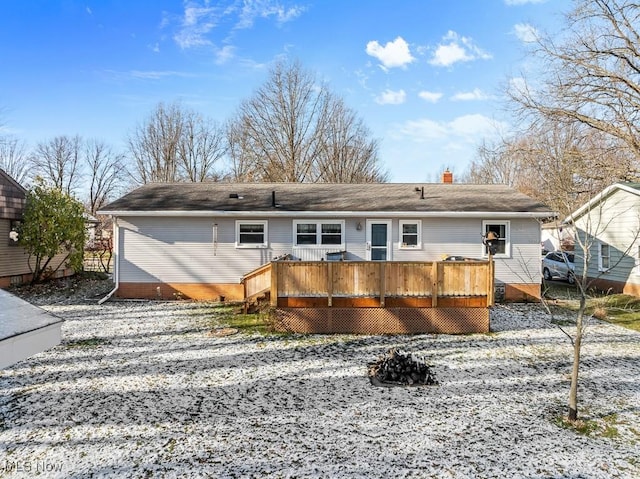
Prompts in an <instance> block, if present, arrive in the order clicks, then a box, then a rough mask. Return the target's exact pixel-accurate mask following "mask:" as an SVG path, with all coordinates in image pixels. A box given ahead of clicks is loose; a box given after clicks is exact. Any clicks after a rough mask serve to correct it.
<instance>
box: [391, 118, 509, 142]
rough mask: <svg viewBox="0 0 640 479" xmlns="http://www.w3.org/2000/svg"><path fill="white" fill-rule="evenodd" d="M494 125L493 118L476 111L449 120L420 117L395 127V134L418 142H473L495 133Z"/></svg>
mask: <svg viewBox="0 0 640 479" xmlns="http://www.w3.org/2000/svg"><path fill="white" fill-rule="evenodd" d="M496 126H497V124H496V122H495V121H494V120H492V119H491V118H489V117H487V116H485V115H481V114H478V113H475V114H470V115H463V116H460V117H457V118H454V119H453V120H452V121H449V122H438V121H434V120H430V119H428V118H422V119H420V120H409V121H407V122H405V123H403V124H402V125H400V126H399V127H398V128H397V129H396V136H397V135H399V136H400V137H404V138H405V139H408V140H410V141H414V142H418V143H424V142H427V141H433V140H442V141H444V140H448V141H458V142H459V141H463V142H467V143H474V142H476V141H478V140H479V139H481V138H482V137H484V136H489V135H493V134H495V132H496V131H497V130H496Z"/></svg>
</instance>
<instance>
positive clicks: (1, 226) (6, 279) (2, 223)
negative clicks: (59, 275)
mask: <svg viewBox="0 0 640 479" xmlns="http://www.w3.org/2000/svg"><path fill="white" fill-rule="evenodd" d="M26 194H27V192H26V190H25V189H24V188H23V187H22V186H21V185H20V184H18V182H17V181H15V180H14V179H13V178H11V177H10V176H9V175H8V174H7V173H5V172H4V171H3V170H1V169H0V288H6V287H8V286H10V285H11V284H12V283H13V284H20V283H22V282H23V281H25V280H27V277H29V276H30V274H31V270H30V269H29V263H28V261H27V259H28V258H27V255H26V253H25V252H24V250H23V249H22V248H20V247H19V246H18V241H17V240H18V236H17V232H16V231H17V229H18V226H19V225H20V220H21V219H22V213H23V211H24V206H25V198H26Z"/></svg>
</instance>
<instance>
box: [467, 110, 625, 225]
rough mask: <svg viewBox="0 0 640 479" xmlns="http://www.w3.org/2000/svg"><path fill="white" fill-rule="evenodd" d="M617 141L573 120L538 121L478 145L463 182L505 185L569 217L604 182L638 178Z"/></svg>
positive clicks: (605, 184) (601, 186) (604, 183)
mask: <svg viewBox="0 0 640 479" xmlns="http://www.w3.org/2000/svg"><path fill="white" fill-rule="evenodd" d="M634 162H635V159H634V157H633V155H632V154H630V152H629V151H628V149H627V148H625V147H624V145H622V146H621V145H620V142H619V140H617V139H615V138H612V137H610V136H608V135H605V134H603V133H602V132H599V131H597V130H593V129H591V128H588V127H585V126H584V125H581V124H577V123H573V124H565V123H556V122H554V121H552V120H546V121H539V122H538V123H536V124H535V125H532V126H531V127H530V128H529V129H528V130H527V131H526V132H525V133H524V134H522V135H514V136H512V137H508V138H502V139H501V140H500V141H499V142H497V143H495V144H492V145H487V144H486V143H484V144H483V145H481V146H480V147H479V149H478V153H477V159H476V160H474V161H473V162H472V163H471V165H470V167H469V170H468V172H467V173H466V175H465V176H464V181H467V182H474V183H501V184H507V185H509V186H512V187H513V188H516V189H517V190H519V191H521V192H522V193H525V194H528V195H529V196H532V197H534V198H536V199H538V200H540V201H541V202H543V203H545V204H547V205H548V206H550V207H552V208H553V209H554V210H555V211H558V212H559V213H560V214H561V216H563V217H564V216H567V215H568V214H569V213H570V212H571V211H573V210H574V209H575V208H577V207H578V206H579V205H581V204H582V203H584V201H586V200H587V199H589V198H591V197H593V196H594V195H595V194H597V192H599V191H601V190H603V189H604V188H605V187H606V186H608V185H610V184H612V183H615V182H617V181H630V180H633V179H634V178H635V177H634V175H633V173H632V165H633V163H634Z"/></svg>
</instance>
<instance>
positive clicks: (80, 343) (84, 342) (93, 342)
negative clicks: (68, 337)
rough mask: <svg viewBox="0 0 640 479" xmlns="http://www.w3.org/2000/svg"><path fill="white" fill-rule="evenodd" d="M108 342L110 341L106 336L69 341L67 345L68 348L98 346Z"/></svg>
mask: <svg viewBox="0 0 640 479" xmlns="http://www.w3.org/2000/svg"><path fill="white" fill-rule="evenodd" d="M108 342H109V341H107V340H106V339H104V338H89V339H78V340H76V341H69V342H68V343H66V344H65V346H66V347H67V348H97V347H98V346H102V345H103V344H107V343H108Z"/></svg>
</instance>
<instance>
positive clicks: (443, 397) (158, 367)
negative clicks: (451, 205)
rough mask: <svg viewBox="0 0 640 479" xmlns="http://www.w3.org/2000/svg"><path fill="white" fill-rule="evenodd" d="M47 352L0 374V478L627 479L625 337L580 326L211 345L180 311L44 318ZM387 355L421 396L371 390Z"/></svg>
mask: <svg viewBox="0 0 640 479" xmlns="http://www.w3.org/2000/svg"><path fill="white" fill-rule="evenodd" d="M46 309H47V310H49V311H51V312H54V313H56V314H58V315H61V316H62V317H64V318H65V319H66V322H65V323H64V325H63V344H62V345H61V346H59V347H56V348H55V349H52V350H49V351H47V352H45V353H42V354H39V355H37V356H35V357H33V358H31V359H29V360H27V361H24V362H22V363H19V364H17V365H14V366H13V367H11V368H9V369H6V370H3V371H0V388H1V389H0V391H1V393H2V395H1V396H0V477H9V478H14V477H33V476H35V475H36V473H40V474H41V477H47V478H50V477H64V478H69V477H73V478H79V477H176V478H178V477H180V478H181V477H216V478H227V477H229V478H230V477H317V478H325V477H346V478H385V479H386V478H401V477H416V478H418V477H437V478H441V477H442V478H448V477H451V478H467V477H478V478H488V477H500V478H503V477H508V478H525V477H526V478H549V477H553V478H560V477H566V478H574V479H575V478H589V479H594V478H613V477H623V478H634V477H636V478H637V477H640V334H638V333H634V332H631V331H628V330H625V329H622V328H619V327H616V326H611V325H608V324H605V323H600V322H597V323H595V324H594V325H592V326H590V328H589V330H588V333H587V336H586V342H585V344H584V347H583V357H584V359H583V363H582V374H581V387H580V405H581V411H580V412H581V414H582V415H583V417H584V418H585V419H588V420H589V421H588V422H587V426H590V425H593V424H595V425H598V426H599V427H600V428H599V429H597V430H596V431H594V432H592V434H591V435H580V434H577V433H576V432H575V431H573V430H570V429H567V428H564V427H562V426H561V424H560V423H559V421H558V418H560V417H561V416H562V415H563V414H565V412H566V403H567V395H568V387H569V384H568V374H569V370H570V364H571V347H570V344H569V342H568V341H567V340H566V337H565V336H564V335H563V334H562V332H561V331H560V330H559V329H558V328H556V327H552V326H549V325H546V324H545V323H544V321H543V320H542V318H543V314H542V313H541V312H540V311H539V310H537V309H536V307H532V306H526V305H507V306H497V307H496V308H495V310H494V311H493V313H492V330H493V331H494V332H492V333H491V334H486V335H481V334H478V335H466V336H446V335H417V336H343V335H342V336H288V337H283V336H269V337H265V336H257V335H256V336H249V335H242V334H236V335H231V336H225V337H216V336H214V335H212V334H210V333H211V327H210V324H209V323H208V320H210V319H211V318H212V317H214V316H215V314H216V313H215V310H214V309H213V308H212V307H211V306H210V305H207V304H202V303H190V302H171V303H167V302H162V303H153V302H108V303H105V304H104V305H102V306H98V305H96V304H93V303H89V302H85V304H75V305H74V304H70V305H51V306H47V307H46ZM393 347H398V348H401V349H404V350H406V351H410V352H412V353H415V354H417V355H419V356H423V357H424V358H426V360H427V362H428V363H429V364H431V365H432V366H433V370H434V371H435V373H436V377H437V379H438V380H439V382H440V384H439V385H438V386H422V387H410V388H409V387H374V386H372V385H371V384H370V382H369V379H368V377H367V364H368V363H369V362H372V361H375V360H376V359H378V357H379V356H381V355H382V354H384V353H385V352H386V351H388V350H389V349H390V348H393Z"/></svg>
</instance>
